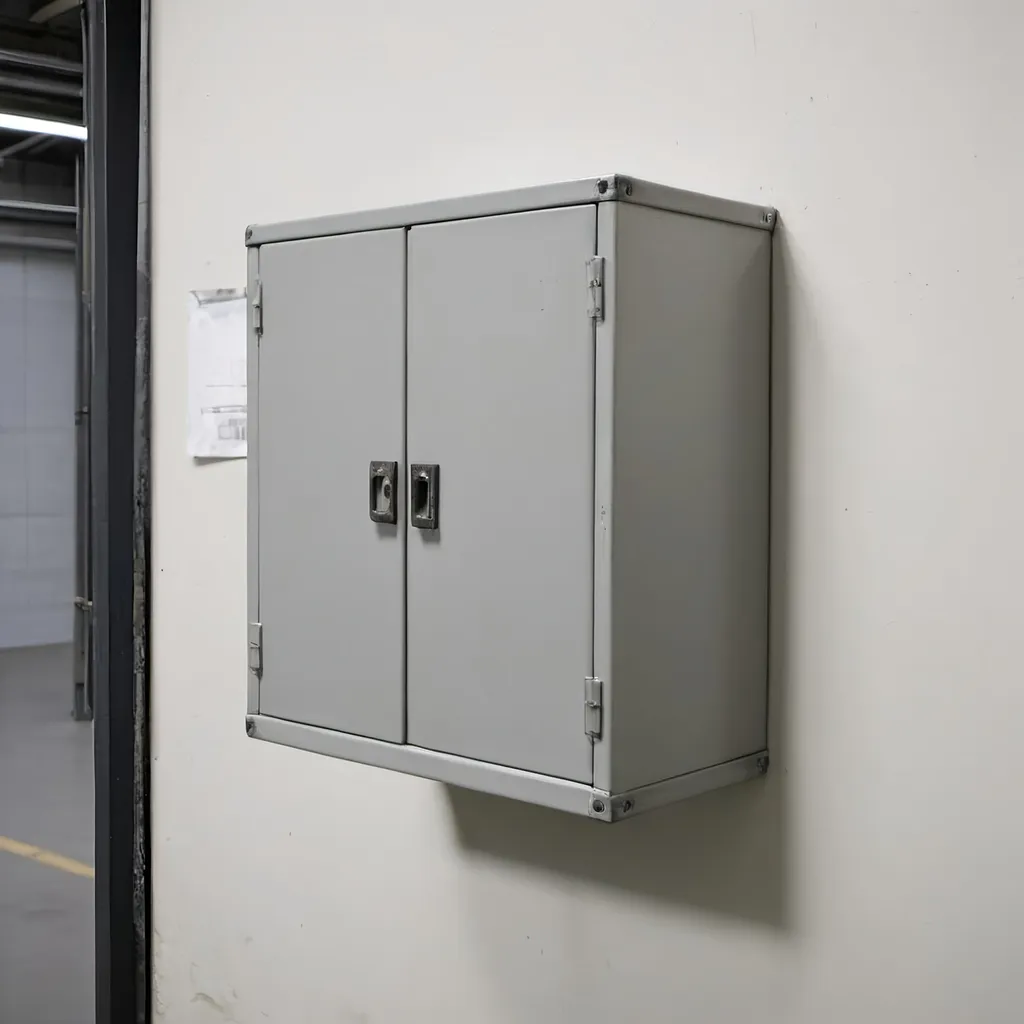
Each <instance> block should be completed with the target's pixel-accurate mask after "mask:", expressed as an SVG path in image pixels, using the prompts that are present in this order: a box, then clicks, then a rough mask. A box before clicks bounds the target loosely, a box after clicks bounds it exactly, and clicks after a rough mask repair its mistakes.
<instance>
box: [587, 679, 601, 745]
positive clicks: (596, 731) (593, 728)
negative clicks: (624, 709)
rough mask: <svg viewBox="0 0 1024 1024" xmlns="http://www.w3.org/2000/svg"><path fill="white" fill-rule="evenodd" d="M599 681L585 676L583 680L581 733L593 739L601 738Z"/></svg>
mask: <svg viewBox="0 0 1024 1024" xmlns="http://www.w3.org/2000/svg"><path fill="white" fill-rule="evenodd" d="M603 709H604V705H603V704H602V702H601V680H600V679H598V678H597V676H587V677H586V678H585V679H584V680H583V731H584V732H585V733H586V734H587V735H588V736H592V737H593V738H594V739H599V738H600V736H601V712H602V710H603Z"/></svg>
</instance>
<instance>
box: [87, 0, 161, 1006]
mask: <svg viewBox="0 0 1024 1024" xmlns="http://www.w3.org/2000/svg"><path fill="white" fill-rule="evenodd" d="M143 2H144V0H86V3H85V10H86V22H87V31H88V40H87V49H88V52H87V54H86V60H87V62H88V67H89V72H88V75H89V77H88V93H89V95H88V98H87V104H88V112H87V124H88V127H89V140H88V146H89V148H90V156H91V161H90V167H91V172H92V174H91V181H90V183H89V193H90V200H91V214H92V217H91V223H92V231H91V235H92V239H91V247H92V266H93V268H94V273H93V291H92V296H91V300H92V342H93V381H92V394H91V401H90V411H91V417H92V420H91V459H92V481H93V488H92V555H93V560H92V564H93V609H94V645H93V661H92V667H93V685H94V701H95V725H94V742H95V773H96V774H95V778H96V950H95V956H96V1024H129V1022H131V1024H144V1022H146V1021H148V1019H149V942H148V930H149V878H148V868H147V865H148V856H149V843H148V818H149V774H148V700H147V695H148V662H147V654H148V577H147V561H148V540H149V537H148V533H149V530H148V526H149V492H148V479H149V452H148V414H149V410H148V372H149V367H148V318H147V322H146V324H145V325H144V332H143V333H144V339H143V341H144V343H143V344H142V346H141V347H140V346H139V345H138V343H137V333H138V331H137V328H138V322H139V314H140V311H142V312H143V314H145V313H146V312H148V296H149V281H148V274H146V275H144V279H143V276H141V275H139V274H138V273H137V268H138V266H139V253H140V251H147V250H148V238H147V235H148V224H147V223H146V221H147V220H148V216H147V215H146V214H145V213H144V215H143V217H142V228H143V230H142V233H141V236H140V231H139V228H140V217H139V209H140V202H139V199H140V189H139V184H140V173H139V154H140V142H139V139H140V130H139V129H140V110H142V109H143V107H142V105H141V104H140V95H141V94H142V93H141V90H140V82H141V74H140V70H141V67H142V66H143V61H142V59H141V58H142V53H143V46H142V40H143V33H142V26H143V20H144V14H143ZM147 47H148V40H147ZM145 120H146V123H147V124H148V118H146V119H145ZM143 138H144V139H145V135H143ZM142 148H143V152H145V150H146V149H148V146H147V145H145V143H144V145H143V147H142ZM144 173H145V172H144ZM142 209H143V210H146V209H148V204H146V205H143V206H142ZM140 237H141V239H142V244H141V246H140ZM146 265H147V267H148V256H146ZM137 352H138V353H139V358H138V359H137ZM137 364H138V365H137ZM137 378H139V379H141V380H142V381H143V382H144V384H145V388H144V389H143V390H142V391H140V389H139V386H138V381H137Z"/></svg>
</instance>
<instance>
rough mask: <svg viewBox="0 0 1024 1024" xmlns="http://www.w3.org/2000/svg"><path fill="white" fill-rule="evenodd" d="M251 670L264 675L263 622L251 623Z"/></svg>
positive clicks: (257, 674)
mask: <svg viewBox="0 0 1024 1024" xmlns="http://www.w3.org/2000/svg"><path fill="white" fill-rule="evenodd" d="M249 671H250V672H252V673H253V674H254V675H256V676H261V675H263V623H261V622H250V623H249Z"/></svg>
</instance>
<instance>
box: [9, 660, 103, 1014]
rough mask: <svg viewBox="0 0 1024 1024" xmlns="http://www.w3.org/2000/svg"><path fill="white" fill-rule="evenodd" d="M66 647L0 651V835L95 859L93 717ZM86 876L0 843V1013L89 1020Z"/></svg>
mask: <svg viewBox="0 0 1024 1024" xmlns="http://www.w3.org/2000/svg"><path fill="white" fill-rule="evenodd" d="M70 709H71V647H70V645H61V646H55V647H23V648H15V649H11V650H0V836H4V837H7V838H8V839H13V840H16V841H18V842H21V843H30V844H32V845H33V846H38V847H42V848H43V849H45V850H49V851H52V852H54V853H57V854H61V855H63V856H64V857H70V858H73V859H74V860H77V861H82V862H84V863H85V864H92V862H93V764H92V726H91V725H89V724H87V723H81V722H74V721H72V719H71V716H70ZM93 988H94V975H93V883H92V880H91V879H89V878H83V877H80V876H78V875H73V874H69V873H67V872H65V871H63V870H59V869H57V868H54V867H49V866H46V865H44V864H39V863H36V862H35V861H32V860H27V859H25V858H24V857H21V856H17V855H15V854H13V853H9V852H6V851H4V850H0V1022H3V1024H91V1022H92V1021H93V1020H94V999H93Z"/></svg>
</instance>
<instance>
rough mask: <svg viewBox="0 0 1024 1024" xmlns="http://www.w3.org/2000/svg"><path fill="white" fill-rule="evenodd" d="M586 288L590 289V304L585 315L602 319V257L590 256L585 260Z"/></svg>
mask: <svg viewBox="0 0 1024 1024" xmlns="http://www.w3.org/2000/svg"><path fill="white" fill-rule="evenodd" d="M587 288H588V289H589V291H590V305H589V306H588V307H587V316H589V317H591V318H592V319H594V320H603V319H604V257H603V256H591V257H590V259H589V260H587Z"/></svg>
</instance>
